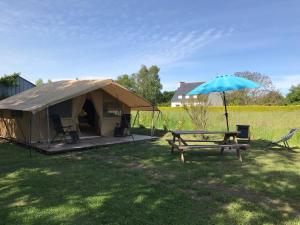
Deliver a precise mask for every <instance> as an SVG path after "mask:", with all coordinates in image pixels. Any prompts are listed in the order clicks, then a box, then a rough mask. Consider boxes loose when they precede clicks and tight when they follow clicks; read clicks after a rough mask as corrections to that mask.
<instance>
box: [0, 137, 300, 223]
mask: <svg viewBox="0 0 300 225" xmlns="http://www.w3.org/2000/svg"><path fill="white" fill-rule="evenodd" d="M0 156H1V157H0V224H1V225H2V224H5V225H14V224H36V225H38V224H43V225H46V224H70V225H71V224H72V225H76V224H80V225H85V224H130V225H133V224H138V225H140V224H153V225H159V224H162V225H166V224H172V225H175V224H178V225H185V224H300V216H299V215H300V201H299V199H300V188H299V181H300V163H299V161H300V150H299V149H298V150H295V151H294V152H287V151H284V150H280V149H274V150H268V151H265V150H262V148H261V142H259V141H254V142H253V146H252V149H251V150H250V151H248V152H244V154H243V156H244V163H243V164H242V165H241V163H240V162H239V161H238V160H237V159H236V157H235V155H234V154H230V153H227V154H226V155H225V156H220V155H219V153H218V151H215V150H210V151H206V150H199V151H197V150H195V151H191V152H188V153H187V154H186V159H187V163H185V164H182V163H180V161H179V155H178V153H175V154H173V155H172V154H170V152H169V147H168V146H167V145H166V143H165V141H164V140H159V141H156V142H144V143H138V144H136V145H134V144H127V145H118V146H113V147H109V148H99V149H93V150H89V151H84V152H76V153H70V154H63V155H55V156H46V155H41V154H39V153H34V154H33V156H32V158H30V157H29V155H28V152H27V151H26V150H25V149H24V148H22V147H19V146H15V145H13V144H8V143H2V144H0Z"/></svg>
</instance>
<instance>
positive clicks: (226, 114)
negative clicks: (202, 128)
mask: <svg viewBox="0 0 300 225" xmlns="http://www.w3.org/2000/svg"><path fill="white" fill-rule="evenodd" d="M223 103H224V107H225V118H226V126H227V131H229V124H228V112H227V103H226V96H225V92H224V91H223Z"/></svg>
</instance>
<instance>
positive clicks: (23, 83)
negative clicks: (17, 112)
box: [0, 76, 35, 99]
mask: <svg viewBox="0 0 300 225" xmlns="http://www.w3.org/2000/svg"><path fill="white" fill-rule="evenodd" d="M33 87H35V85H34V84H33V83H31V82H29V81H28V80H26V79H24V78H23V77H21V76H17V85H10V86H6V85H3V84H1V83H0V99H3V98H7V97H10V96H13V95H16V94H19V93H21V92H23V91H26V90H28V89H30V88H33Z"/></svg>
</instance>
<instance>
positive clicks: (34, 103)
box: [0, 79, 158, 144]
mask: <svg viewBox="0 0 300 225" xmlns="http://www.w3.org/2000/svg"><path fill="white" fill-rule="evenodd" d="M131 110H137V111H153V112H154V111H158V109H157V108H156V107H155V106H153V105H152V104H151V103H150V102H148V101H147V100H145V99H144V98H142V97H140V96H138V95H136V94H135V93H133V92H131V91H129V90H127V89H126V88H124V87H122V86H121V85H119V84H117V83H115V82H114V81H113V80H111V79H106V80H63V81H58V82H53V83H49V84H45V85H42V86H40V87H35V88H32V89H29V90H27V91H24V92H22V93H20V94H17V95H14V96H11V97H9V98H7V99H4V100H2V101H0V137H2V138H7V139H13V140H16V141H18V142H21V143H28V144H31V143H36V142H49V141H50V140H51V138H52V137H53V136H54V135H55V131H54V128H53V124H52V123H51V120H50V119H49V118H50V117H51V115H53V114H55V115H59V116H60V117H61V118H62V122H63V124H64V125H70V126H72V127H73V129H76V130H77V131H78V132H79V133H82V132H83V131H82V129H84V128H85V127H84V125H85V126H86V127H88V126H90V127H89V128H92V129H89V132H90V131H93V132H94V134H95V135H101V136H112V135H113V131H114V128H115V126H116V123H118V122H120V118H121V114H128V113H130V112H131Z"/></svg>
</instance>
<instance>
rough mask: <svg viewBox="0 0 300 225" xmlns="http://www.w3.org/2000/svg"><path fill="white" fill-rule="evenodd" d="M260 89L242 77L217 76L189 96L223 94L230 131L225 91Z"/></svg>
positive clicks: (257, 85)
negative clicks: (212, 93)
mask: <svg viewBox="0 0 300 225" xmlns="http://www.w3.org/2000/svg"><path fill="white" fill-rule="evenodd" d="M259 87H260V85H259V84H257V83H255V82H253V81H251V80H247V79H245V78H242V77H237V76H233V75H222V76H217V77H216V78H215V79H213V80H210V81H208V82H206V83H203V84H201V85H199V86H198V87H196V88H195V89H193V90H192V91H190V92H189V93H188V95H198V94H209V93H211V92H221V93H222V94H223V103H224V107H225V118H226V125H227V130H228V131H229V125H228V112H227V103H226V96H225V91H233V90H240V89H246V88H259Z"/></svg>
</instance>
